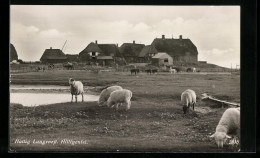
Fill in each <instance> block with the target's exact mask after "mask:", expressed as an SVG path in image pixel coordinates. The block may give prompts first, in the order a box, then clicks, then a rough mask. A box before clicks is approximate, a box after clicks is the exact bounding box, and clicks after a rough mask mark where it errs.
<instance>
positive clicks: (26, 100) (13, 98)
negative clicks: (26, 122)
mask: <svg viewBox="0 0 260 158" xmlns="http://www.w3.org/2000/svg"><path fill="white" fill-rule="evenodd" d="M98 99H99V96H97V95H89V94H85V95H84V101H85V102H87V101H97V100H98ZM70 101H71V94H64V93H62V94H59V93H10V103H18V104H22V105H23V106H39V105H47V104H55V103H64V102H70ZM73 101H75V98H74V97H73ZM81 101H82V99H81V95H79V96H78V102H81Z"/></svg>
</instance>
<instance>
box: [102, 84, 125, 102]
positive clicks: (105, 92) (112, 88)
mask: <svg viewBox="0 0 260 158" xmlns="http://www.w3.org/2000/svg"><path fill="white" fill-rule="evenodd" d="M121 89H123V88H122V87H121V86H110V87H108V88H105V89H103V90H102V91H101V93H100V97H99V100H98V106H102V105H104V104H105V102H106V101H107V99H108V98H109V96H110V94H111V93H112V92H113V91H115V90H121Z"/></svg>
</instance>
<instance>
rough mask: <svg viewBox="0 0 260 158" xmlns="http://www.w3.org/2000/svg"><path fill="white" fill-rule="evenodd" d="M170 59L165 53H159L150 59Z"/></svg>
mask: <svg viewBox="0 0 260 158" xmlns="http://www.w3.org/2000/svg"><path fill="white" fill-rule="evenodd" d="M169 57H170V58H172V57H171V56H170V55H169V54H167V53H165V52H160V53H157V54H156V55H155V56H153V57H152V58H154V59H155V58H156V59H162V58H169Z"/></svg>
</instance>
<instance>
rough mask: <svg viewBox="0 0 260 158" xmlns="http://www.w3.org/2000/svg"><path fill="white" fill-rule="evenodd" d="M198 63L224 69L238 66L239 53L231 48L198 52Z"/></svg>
mask: <svg viewBox="0 0 260 158" xmlns="http://www.w3.org/2000/svg"><path fill="white" fill-rule="evenodd" d="M198 59H199V61H207V62H208V63H214V64H217V65H221V66H224V67H230V64H231V63H233V64H238V65H239V64H240V52H239V51H235V50H234V49H233V48H228V49H225V50H220V49H217V48H213V49H211V50H200V51H199V57H198Z"/></svg>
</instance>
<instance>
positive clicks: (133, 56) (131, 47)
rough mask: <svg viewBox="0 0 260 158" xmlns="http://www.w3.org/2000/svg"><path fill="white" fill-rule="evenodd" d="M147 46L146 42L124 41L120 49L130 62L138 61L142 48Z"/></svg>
mask: <svg viewBox="0 0 260 158" xmlns="http://www.w3.org/2000/svg"><path fill="white" fill-rule="evenodd" d="M144 47H145V45H144V44H136V43H135V41H133V43H123V44H122V45H121V47H120V49H119V51H120V53H121V54H122V55H123V56H124V58H125V60H126V61H127V62H128V63H131V62H137V60H138V56H139V54H140V52H141V51H142V49H143V48H144Z"/></svg>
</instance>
